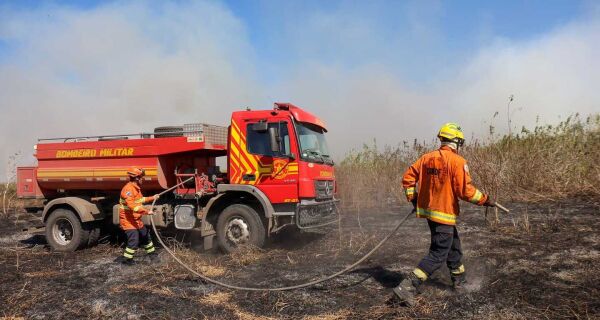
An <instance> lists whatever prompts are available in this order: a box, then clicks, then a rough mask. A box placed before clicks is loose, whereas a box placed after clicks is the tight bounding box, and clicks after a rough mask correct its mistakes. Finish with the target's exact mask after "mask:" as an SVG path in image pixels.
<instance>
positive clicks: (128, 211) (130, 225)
mask: <svg viewBox="0 0 600 320" xmlns="http://www.w3.org/2000/svg"><path fill="white" fill-rule="evenodd" d="M152 200H154V197H144V196H142V192H141V190H140V187H139V186H138V185H137V184H135V183H133V182H129V183H127V184H126V185H125V186H124V187H123V189H122V190H121V198H120V199H119V224H120V225H121V229H123V230H131V229H141V228H142V227H143V226H144V223H143V222H142V215H144V214H148V211H147V210H146V209H145V208H144V203H146V202H150V201H152Z"/></svg>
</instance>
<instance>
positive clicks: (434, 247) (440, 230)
mask: <svg viewBox="0 0 600 320" xmlns="http://www.w3.org/2000/svg"><path fill="white" fill-rule="evenodd" d="M427 224H428V225H429V230H430V231H431V244H430V246H429V253H428V254H427V256H425V257H424V258H423V259H422V260H421V262H419V265H418V268H419V269H421V270H422V271H423V272H425V273H426V274H427V276H430V275H431V274H432V273H433V272H434V271H436V270H437V269H439V268H440V267H441V266H442V265H443V264H444V263H446V265H447V266H448V269H449V270H450V272H451V273H452V274H460V273H463V272H464V267H463V265H462V263H461V259H462V250H461V247H460V238H459V237H458V230H456V226H449V225H445V224H441V223H437V222H434V221H431V220H427ZM459 270H460V271H459Z"/></svg>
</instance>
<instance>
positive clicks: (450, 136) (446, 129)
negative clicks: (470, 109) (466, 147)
mask: <svg viewBox="0 0 600 320" xmlns="http://www.w3.org/2000/svg"><path fill="white" fill-rule="evenodd" d="M437 136H438V138H440V140H442V141H451V142H455V143H456V144H458V145H459V146H462V145H463V143H465V135H464V134H463V132H462V130H461V128H460V126H459V125H458V124H456V123H452V122H449V123H446V124H445V125H443V126H442V127H441V128H440V132H438V135H437Z"/></svg>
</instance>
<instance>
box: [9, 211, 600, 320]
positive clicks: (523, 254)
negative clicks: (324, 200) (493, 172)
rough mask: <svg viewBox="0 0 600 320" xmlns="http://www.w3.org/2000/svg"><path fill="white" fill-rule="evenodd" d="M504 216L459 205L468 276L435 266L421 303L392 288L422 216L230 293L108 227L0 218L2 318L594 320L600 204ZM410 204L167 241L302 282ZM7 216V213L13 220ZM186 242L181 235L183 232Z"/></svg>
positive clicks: (221, 274)
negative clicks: (334, 222)
mask: <svg viewBox="0 0 600 320" xmlns="http://www.w3.org/2000/svg"><path fill="white" fill-rule="evenodd" d="M508 207H509V208H511V209H513V213H511V214H510V215H500V222H499V224H497V225H495V226H490V222H489V221H490V220H492V219H493V216H494V215H493V213H492V212H490V215H489V216H488V220H487V221H486V220H485V219H484V209H482V208H477V207H473V206H471V205H468V204H464V205H463V214H462V216H461V222H460V225H459V232H460V233H461V237H462V243H463V250H464V254H465V257H464V264H465V266H466V268H467V272H468V276H467V277H468V281H469V285H468V287H467V291H466V292H461V293H458V292H454V291H453V290H452V289H451V286H450V279H449V276H448V270H447V269H446V268H445V267H444V268H443V269H441V270H439V271H438V272H436V273H435V274H434V276H433V277H432V279H431V280H430V281H429V282H428V283H426V284H425V285H424V288H423V292H422V293H421V294H420V295H419V298H418V304H417V305H416V306H414V307H404V306H400V305H398V304H397V303H395V302H393V300H391V299H390V297H391V294H392V293H391V288H392V287H394V286H395V285H397V284H398V283H399V282H400V281H401V280H402V279H403V277H404V276H405V275H406V274H407V273H408V272H410V270H412V268H413V267H414V265H415V264H416V263H417V262H418V261H419V259H420V258H421V257H422V256H423V255H424V254H425V253H426V250H427V248H428V245H429V233H428V229H427V224H426V222H425V221H424V220H421V219H416V218H410V219H409V220H408V222H407V223H406V224H405V225H404V226H403V227H402V228H401V229H400V231H399V232H398V233H397V234H396V235H395V236H394V237H393V238H392V239H390V241H389V242H388V243H387V244H386V245H385V246H384V247H383V248H382V249H381V250H380V251H378V252H377V253H375V254H374V255H373V256H372V258H371V259H369V260H368V261H367V262H366V263H365V264H363V265H362V266H360V267H358V268H357V269H356V270H354V271H353V272H351V273H349V274H346V275H343V276H341V277H338V278H336V279H334V280H332V281H329V282H326V283H324V284H321V285H318V286H316V287H314V288H308V289H302V290H296V291H287V292H275V293H260V292H239V291H231V290H227V289H221V288H218V287H215V286H213V285H209V284H205V283H203V282H201V281H199V280H197V279H195V278H194V277H193V276H190V275H189V274H188V273H186V272H185V271H184V270H183V269H182V268H181V267H179V266H178V265H176V264H175V263H174V261H173V260H172V259H171V258H170V257H169V256H168V255H167V254H166V252H164V251H161V254H160V255H161V262H159V263H156V264H151V263H150V262H149V261H147V259H145V257H144V254H143V253H138V260H139V263H138V264H137V265H135V266H133V267H125V266H121V265H118V264H116V263H114V262H113V260H114V258H115V257H117V256H118V255H120V254H121V252H122V249H121V247H120V245H122V243H120V242H119V241H118V239H112V238H110V237H105V238H103V241H101V244H99V245H98V246H96V247H94V248H90V249H85V250H82V251H78V252H75V253H55V252H52V251H50V250H49V248H48V247H47V246H46V245H45V239H44V237H43V235H36V234H31V233H27V232H21V231H20V230H21V229H22V228H24V227H27V226H30V225H32V223H33V222H34V221H35V217H32V216H31V215H29V214H26V213H21V214H19V215H18V216H14V215H12V216H11V217H10V218H4V219H0V317H1V316H4V317H7V318H11V317H24V318H33V319H42V318H43V319H57V318H61V319H71V318H78V319H85V318H131V319H173V318H176V319H402V318H419V319H425V318H427V319H429V318H433V319H442V318H443V319H458V318H460V319H464V318H476V319H498V318H502V319H532V318H541V319H544V318H546V319H560V318H577V319H581V318H583V319H594V318H595V319H600V206H599V204H598V203H585V204H582V203H565V202H562V203H557V202H548V203H543V204H516V203H512V204H508ZM407 210H408V208H406V207H403V208H395V209H388V210H376V211H370V212H357V211H348V210H346V211H345V212H344V215H343V219H342V222H341V224H340V225H338V226H334V227H331V228H329V229H325V230H318V231H311V232H296V231H294V230H286V231H285V232H282V233H281V234H279V235H277V236H275V237H274V238H273V239H272V241H271V243H270V244H269V245H268V247H267V248H265V249H264V250H245V251H244V252H242V253H237V254H233V255H222V254H220V253H218V252H214V251H211V252H202V251H201V250H199V249H195V248H196V246H197V244H196V243H195V241H191V242H190V241H189V239H193V238H194V234H192V233H186V234H179V235H177V236H176V237H175V239H171V240H170V243H172V244H175V245H176V246H177V250H176V251H177V253H178V254H179V255H180V256H181V257H182V258H183V259H184V260H186V261H187V262H189V263H190V264H192V265H193V266H194V267H195V268H196V269H198V270H199V271H200V272H203V273H204V274H207V275H210V276H212V277H215V278H217V279H219V280H222V281H225V282H228V283H233V284H240V285H250V286H265V287H270V286H283V285H292V284H297V283H302V282H305V281H307V280H313V279H316V278H320V277H322V276H325V275H328V274H331V273H333V272H335V271H338V270H340V269H341V268H343V267H344V266H346V265H348V264H350V263H352V262H353V261H354V260H356V259H358V258H359V257H360V256H362V255H363V254H365V253H366V252H367V251H368V250H370V249H371V248H372V247H373V246H374V245H375V244H376V243H377V242H378V241H379V239H381V238H382V237H384V236H385V234H386V233H387V232H388V231H389V230H391V229H392V228H393V227H394V226H395V224H396V222H397V221H398V220H399V219H400V218H401V215H403V214H404V213H405V212H407ZM16 218H18V221H16V220H15V219H16ZM180 240H183V243H184V244H180V242H179V241H180Z"/></svg>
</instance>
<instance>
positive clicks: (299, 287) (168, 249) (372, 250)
mask: <svg viewBox="0 0 600 320" xmlns="http://www.w3.org/2000/svg"><path fill="white" fill-rule="evenodd" d="M192 179H194V177H192V178H189V179H187V180H185V181H183V182H181V183H179V184H177V185H175V186H173V187H171V188H169V189H167V190H165V191H163V192H161V193H159V194H158V195H159V196H160V195H163V194H165V193H167V192H169V191H171V190H173V189H175V188H177V187H178V186H180V185H182V184H184V183H186V182H188V181H190V180H192ZM155 203H156V199H154V201H152V206H151V208H150V212H152V210H153V209H154V204H155ZM413 212H414V211H411V212H409V213H408V214H407V215H406V216H404V218H402V220H400V222H398V224H397V225H396V227H395V228H394V229H393V230H392V231H391V232H390V233H388V235H387V236H385V238H383V239H382V240H381V241H379V243H378V244H377V245H376V246H375V247H374V248H373V249H371V251H369V252H367V254H365V255H364V256H363V257H362V258H360V259H358V260H357V261H356V262H354V263H353V264H351V265H349V266H347V267H346V268H344V269H342V270H340V271H338V272H336V273H334V274H332V275H329V276H327V277H324V278H321V279H317V280H313V281H309V282H306V283H302V284H297V285H293V286H287V287H278V288H259V287H243V286H236V285H232V284H228V283H224V282H221V281H218V280H215V279H212V278H209V277H207V276H205V275H203V274H201V273H199V272H197V271H196V270H194V269H192V268H191V267H190V266H189V265H187V264H186V263H185V262H183V261H181V259H179V258H178V257H177V256H176V255H175V253H174V252H173V250H172V249H171V248H169V246H167V245H166V244H165V243H164V241H163V240H162V238H161V237H160V234H159V233H158V230H156V225H155V224H154V219H150V222H151V223H152V230H154V233H155V234H156V238H157V240H158V242H159V243H160V244H161V245H162V246H163V248H164V249H165V251H167V252H168V253H169V254H170V255H171V257H173V259H175V261H177V263H179V264H180V265H181V266H182V267H184V268H185V269H186V270H188V271H189V272H191V273H192V274H194V275H195V276H197V277H198V278H200V279H202V280H204V281H206V282H209V283H212V284H214V285H217V286H220V287H224V288H228V289H233V290H243V291H287V290H295V289H301V288H306V287H310V286H314V285H315V284H318V283H321V282H325V281H328V280H331V279H333V278H335V277H338V276H340V275H342V274H344V273H346V272H348V271H350V270H352V269H354V268H355V267H356V266H358V265H359V264H361V263H363V262H364V261H365V260H367V259H368V258H369V257H370V256H371V255H372V254H373V253H375V251H377V250H378V249H379V248H380V247H381V246H382V245H383V244H385V243H386V242H387V241H388V240H389V239H390V238H391V237H392V236H393V235H394V234H395V233H396V231H398V229H400V226H402V225H403V224H404V222H406V220H407V219H408V218H409V217H410V216H411V215H412V214H413Z"/></svg>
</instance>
